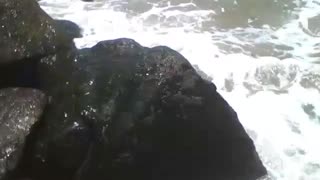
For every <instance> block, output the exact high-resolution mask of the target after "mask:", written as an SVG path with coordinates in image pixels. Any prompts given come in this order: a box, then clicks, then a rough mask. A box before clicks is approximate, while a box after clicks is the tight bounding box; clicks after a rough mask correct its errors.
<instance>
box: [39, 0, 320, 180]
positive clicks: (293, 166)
mask: <svg viewBox="0 0 320 180" xmlns="http://www.w3.org/2000/svg"><path fill="white" fill-rule="evenodd" d="M39 3H40V5H41V7H42V8H43V9H44V10H45V11H46V12H47V13H49V14H50V15H51V16H52V17H53V18H56V19H68V20H71V21H73V22H75V23H77V24H78V25H79V26H80V27H81V28H82V30H83V35H84V37H83V38H78V39H75V43H76V45H77V47H78V48H82V47H91V46H93V45H95V44H96V43H97V42H98V41H101V40H107V39H115V38H121V37H127V38H133V39H135V40H136V41H137V42H139V43H140V44H142V45H144V46H148V47H153V46H157V45H167V46H169V47H171V48H173V49H175V50H177V51H179V52H180V53H181V54H183V55H184V56H185V57H186V58H187V59H188V60H189V61H190V62H191V63H192V64H193V65H194V66H195V67H196V68H197V69H199V71H201V74H204V76H206V78H209V79H211V80H212V81H213V82H214V83H215V84H216V85H217V87H218V90H219V92H220V93H221V94H222V95H223V97H224V98H225V99H226V100H227V101H228V102H229V103H230V104H231V105H232V107H233V108H234V109H235V110H236V111H237V113H238V116H239V119H240V121H241V123H242V124H243V125H244V127H245V128H246V130H247V132H248V134H249V135H250V136H251V138H252V139H253V140H254V142H255V145H256V147H257V150H258V152H259V155H260V157H261V159H262V160H263V163H264V164H265V166H266V167H267V169H268V172H269V174H268V176H267V177H263V178H262V179H263V180H320V141H319V140H318V139H319V138H320V15H319V14H320V10H319V9H320V0H95V1H94V2H82V1H80V0H41V1H39Z"/></svg>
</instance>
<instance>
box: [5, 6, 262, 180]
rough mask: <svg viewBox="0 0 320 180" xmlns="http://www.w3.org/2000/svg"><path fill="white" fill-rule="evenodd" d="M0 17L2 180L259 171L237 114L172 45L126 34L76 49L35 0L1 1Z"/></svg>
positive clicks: (64, 24)
mask: <svg viewBox="0 0 320 180" xmlns="http://www.w3.org/2000/svg"><path fill="white" fill-rule="evenodd" d="M26 9H28V12H29V14H30V15H29V16H27V12H25V11H26ZM30 12H32V13H30ZM0 14H1V19H0V23H1V24H0V40H1V41H0V77H1V78H0V88H6V89H2V90H0V140H1V142H0V147H1V151H0V152H1V153H2V154H0V158H2V159H0V180H3V179H6V180H16V179H31V180H44V179H45V180H57V179H59V180H70V179H72V180H91V179H94V180H105V179H112V180H128V179H140V180H256V179H257V178H259V177H261V176H263V175H265V174H266V169H265V168H264V166H263V164H262V162H261V161H260V159H259V156H258V154H257V152H256V150H255V146H254V143H253V141H252V140H251V139H250V137H249V136H248V135H247V133H246V132H245V130H244V128H243V126H242V125H241V123H240V122H239V120H238V117H237V114H236V112H235V111H234V110H233V109H232V107H230V106H229V104H228V103H227V102H226V101H225V100H224V99H223V98H222V97H221V95H220V94H219V93H218V92H217V90H216V87H215V85H214V84H213V83H212V82H210V81H208V80H205V79H203V78H202V77H201V76H200V75H199V74H198V73H197V72H196V70H195V69H194V68H193V67H192V66H191V64H190V63H189V62H188V61H187V60H186V59H185V58H184V57H183V56H182V55H180V54H179V53H177V52H176V51H174V50H172V49H170V48H168V47H155V48H147V47H143V46H141V45H140V44H138V43H137V42H135V41H134V40H131V39H125V38H123V39H116V40H109V41H101V42H99V43H98V44H97V45H95V46H94V47H92V48H86V49H80V50H78V49H76V48H75V46H74V44H73V43H72V39H73V38H74V37H78V36H80V29H79V28H78V27H77V26H76V25H75V24H73V23H72V22H68V21H53V20H52V19H51V18H50V17H49V16H48V15H46V14H45V13H44V12H43V11H42V10H41V9H40V8H39V6H38V5H37V3H36V1H32V0H24V1H19V0H10V1H9V0H0ZM1 28H2V29H1ZM35 29H37V31H36V30H35ZM35 32H37V33H35ZM29 40H30V42H29ZM7 87H29V88H37V89H39V90H31V89H25V88H22V89H19V88H18V89H7ZM40 91H41V92H44V94H46V96H47V97H48V99H49V100H48V103H47V104H46V106H45V100H44V95H43V94H42V93H40ZM1 93H2V94H4V95H2V94H1ZM1 95H2V96H1ZM5 95H6V96H5ZM1 98H2V99H1ZM27 105H28V106H27ZM44 106H45V109H44ZM31 107H33V109H30V108H31ZM28 108H29V109H28ZM42 112H43V113H42ZM41 114H42V115H41ZM40 115H41V118H40ZM39 119H41V120H40V121H39V123H37V125H36V126H32V125H34V124H35V122H36V121H37V120H39ZM27 120H29V121H27ZM7 125H9V126H10V127H17V128H18V130H16V129H14V128H7ZM31 126H32V128H31ZM20 127H23V129H25V131H22V130H21V129H19V128H20ZM11 137H12V138H13V140H15V141H11V139H6V138H11ZM26 137H27V138H26ZM26 139H27V140H26ZM9 140H10V141H9ZM3 142H9V144H7V143H6V144H3ZM11 142H18V143H16V144H15V147H14V148H16V149H17V151H16V152H17V153H13V154H12V155H11V154H10V156H8V152H9V153H10V151H8V147H11V145H12V144H10V143H11ZM11 157H13V160H11V159H10V158H11ZM7 162H10V163H7Z"/></svg>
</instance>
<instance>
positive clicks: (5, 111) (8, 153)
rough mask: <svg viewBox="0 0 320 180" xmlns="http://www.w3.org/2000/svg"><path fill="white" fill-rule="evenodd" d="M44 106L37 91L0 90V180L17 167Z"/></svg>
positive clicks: (44, 101) (43, 101)
mask: <svg viewBox="0 0 320 180" xmlns="http://www.w3.org/2000/svg"><path fill="white" fill-rule="evenodd" d="M45 103H46V99H45V96H44V94H43V93H42V92H40V91H38V90H34V89H27V88H8V89H2V90H0V179H2V178H3V177H4V176H5V175H8V173H10V172H11V171H13V170H14V169H15V168H16V167H17V165H18V162H19V160H20V158H21V155H22V151H23V148H24V145H25V141H26V137H27V136H28V135H29V133H30V131H31V129H32V127H33V126H34V125H35V123H36V122H38V121H39V119H40V116H41V114H42V111H43V109H44V106H45Z"/></svg>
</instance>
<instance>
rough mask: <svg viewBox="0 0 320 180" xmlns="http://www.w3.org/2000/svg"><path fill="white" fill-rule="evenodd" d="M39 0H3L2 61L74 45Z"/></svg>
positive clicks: (0, 15)
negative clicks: (42, 7)
mask: <svg viewBox="0 0 320 180" xmlns="http://www.w3.org/2000/svg"><path fill="white" fill-rule="evenodd" d="M71 40H72V39H70V38H68V37H67V36H66V35H65V34H64V33H63V32H60V30H59V28H56V27H55V22H54V20H53V19H52V18H51V17H50V16H49V15H47V14H46V13H45V12H44V11H43V10H42V9H41V8H40V6H39V5H38V3H37V1H35V0H23V1H21V0H0V64H1V63H9V62H14V61H19V60H25V59H30V58H36V57H37V58H38V57H41V56H44V55H47V54H51V53H54V52H56V51H57V50H58V49H61V48H65V47H66V46H69V45H70V41H71Z"/></svg>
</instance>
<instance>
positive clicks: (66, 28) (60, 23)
mask: <svg viewBox="0 0 320 180" xmlns="http://www.w3.org/2000/svg"><path fill="white" fill-rule="evenodd" d="M55 25H56V27H57V28H60V29H61V31H62V32H65V33H66V35H67V37H68V38H71V39H73V38H80V37H82V34H81V31H82V30H81V28H80V27H79V26H78V25H77V24H76V23H74V22H72V21H68V20H55Z"/></svg>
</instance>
